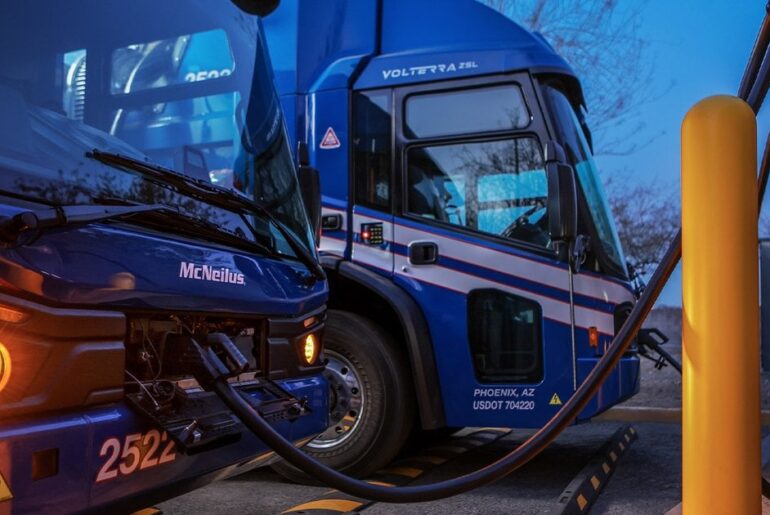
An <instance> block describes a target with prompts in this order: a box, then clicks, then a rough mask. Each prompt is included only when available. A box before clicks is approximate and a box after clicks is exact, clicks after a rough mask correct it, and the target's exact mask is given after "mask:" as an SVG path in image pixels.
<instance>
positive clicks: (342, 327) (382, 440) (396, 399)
mask: <svg viewBox="0 0 770 515" xmlns="http://www.w3.org/2000/svg"><path fill="white" fill-rule="evenodd" d="M324 356H325V358H326V360H327V363H326V371H325V373H324V375H325V376H326V379H327V380H328V381H329V387H330V398H329V404H330V414H329V422H330V424H331V425H330V426H329V428H328V429H327V430H326V431H325V432H324V433H322V434H320V435H319V436H318V437H316V438H315V439H314V440H312V441H310V442H309V443H308V444H307V445H306V446H305V447H304V451H305V452H306V453H307V454H309V455H310V456H312V457H314V458H316V459H318V460H319V461H322V462H323V463H325V464H326V465H328V466H330V467H332V468H334V469H336V470H338V471H340V472H344V473H346V474H349V475H352V476H356V477H365V476H367V475H369V474H371V473H372V472H375V471H376V470H378V469H380V468H382V467H383V466H385V465H386V464H388V463H389V462H390V461H391V460H392V459H393V458H394V457H395V456H396V454H398V452H399V451H400V450H401V448H402V447H403V445H404V442H405V441H406V439H407V438H408V437H409V434H410V433H411V430H412V425H413V423H414V415H415V413H414V411H415V407H414V394H413V390H412V379H411V375H410V372H409V367H408V366H407V363H406V358H405V356H403V354H402V353H401V352H399V351H398V349H397V347H396V345H395V342H394V341H393V339H392V338H391V337H390V335H388V334H387V333H386V332H385V331H383V330H382V329H381V328H380V327H378V326H377V325H376V324H374V323H373V322H371V321H370V320H368V319H366V318H364V317H362V316H359V315H356V314H354V313H349V312H346V311H335V310H329V312H328V318H327V322H326V330H325V333H324ZM273 469H275V470H276V471H277V472H278V473H279V474H281V475H282V476H284V477H286V478H287V479H290V480H292V481H296V482H300V483H309V482H313V480H312V479H311V478H310V477H308V476H307V475H305V474H304V473H303V472H301V471H300V470H298V469H297V468H295V467H293V466H292V465H290V464H288V463H287V462H285V461H280V462H277V463H275V464H274V465H273Z"/></svg>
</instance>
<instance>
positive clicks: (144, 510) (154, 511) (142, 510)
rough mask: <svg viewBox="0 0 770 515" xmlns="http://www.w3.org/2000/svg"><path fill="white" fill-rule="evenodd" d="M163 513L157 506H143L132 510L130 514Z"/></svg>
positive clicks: (157, 514) (149, 514)
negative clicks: (137, 509)
mask: <svg viewBox="0 0 770 515" xmlns="http://www.w3.org/2000/svg"><path fill="white" fill-rule="evenodd" d="M161 513H163V512H162V511H160V510H159V509H158V508H143V509H141V510H139V511H135V512H133V513H132V514H131V515H160V514H161Z"/></svg>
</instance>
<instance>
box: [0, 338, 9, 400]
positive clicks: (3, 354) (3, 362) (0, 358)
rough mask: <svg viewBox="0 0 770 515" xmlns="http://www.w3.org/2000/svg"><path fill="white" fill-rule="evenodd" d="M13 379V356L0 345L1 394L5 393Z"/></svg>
mask: <svg viewBox="0 0 770 515" xmlns="http://www.w3.org/2000/svg"><path fill="white" fill-rule="evenodd" d="M10 378H11V355H10V354H8V349H7V348H6V347H5V345H3V344H2V343H0V392H2V391H3V388H5V385H7V384H8V380H9V379H10Z"/></svg>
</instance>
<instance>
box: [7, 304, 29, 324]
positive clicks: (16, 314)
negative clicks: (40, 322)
mask: <svg viewBox="0 0 770 515" xmlns="http://www.w3.org/2000/svg"><path fill="white" fill-rule="evenodd" d="M27 318H29V315H28V314H27V313H25V312H23V311H19V310H18V309H14V308H9V307H8V306H0V322H9V323H11V324H18V323H19V322H23V321H25V320H26V319H27Z"/></svg>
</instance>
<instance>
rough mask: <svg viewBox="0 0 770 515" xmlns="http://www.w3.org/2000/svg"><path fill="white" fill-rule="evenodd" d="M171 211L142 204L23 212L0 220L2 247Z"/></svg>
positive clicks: (159, 206)
mask: <svg viewBox="0 0 770 515" xmlns="http://www.w3.org/2000/svg"><path fill="white" fill-rule="evenodd" d="M170 209H171V208H169V207H168V206H164V205H162V204H140V205H131V206H100V205H75V206H54V207H51V208H47V209H40V210H36V211H22V212H21V213H17V214H15V215H13V216H6V217H0V244H2V245H4V246H6V247H10V246H14V245H17V244H19V237H20V236H22V235H23V234H24V233H31V234H34V235H37V234H39V233H40V232H42V231H45V230H48V229H54V228H57V227H66V226H69V225H79V224H89V223H93V222H99V221H102V220H110V219H115V218H123V217H128V216H132V215H136V214H138V213H146V212H148V211H168V210H170Z"/></svg>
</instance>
